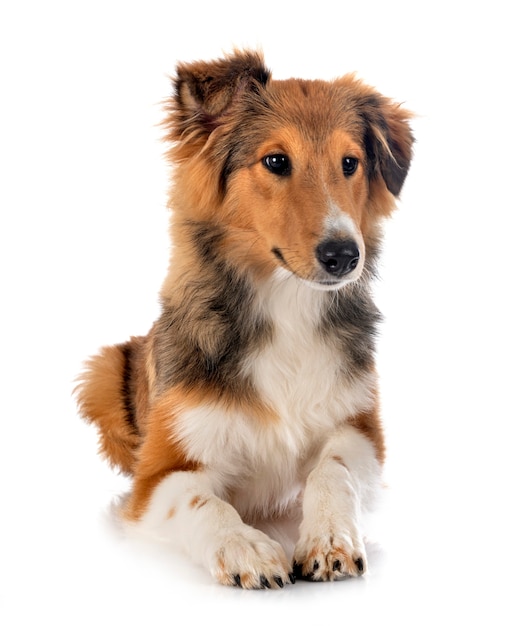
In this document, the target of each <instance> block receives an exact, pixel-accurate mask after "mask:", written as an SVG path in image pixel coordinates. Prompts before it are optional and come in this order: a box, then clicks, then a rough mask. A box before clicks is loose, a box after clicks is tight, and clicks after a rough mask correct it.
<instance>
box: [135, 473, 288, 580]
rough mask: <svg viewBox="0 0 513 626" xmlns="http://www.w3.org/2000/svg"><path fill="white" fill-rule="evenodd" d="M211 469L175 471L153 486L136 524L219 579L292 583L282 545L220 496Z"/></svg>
mask: <svg viewBox="0 0 513 626" xmlns="http://www.w3.org/2000/svg"><path fill="white" fill-rule="evenodd" d="M213 482H214V481H212V480H211V478H210V476H209V474H208V472H207V471H204V470H198V471H176V472H172V473H170V474H168V475H167V476H166V477H165V478H164V479H162V480H161V481H160V482H159V483H158V484H157V485H156V487H155V488H154V490H153V493H152V495H151V497H150V499H149V501H148V504H147V507H146V510H145V512H144V513H143V514H142V515H141V516H140V518H139V519H138V520H136V521H133V522H132V523H133V524H134V525H135V526H136V527H139V530H142V531H143V532H146V533H148V532H149V533H151V534H153V535H157V536H158V537H159V538H160V539H164V540H168V541H171V542H173V543H177V544H178V545H179V546H180V547H182V548H183V549H185V551H186V552H187V553H188V554H189V555H190V556H191V557H192V558H193V559H194V560H195V561H196V562H197V563H200V564H203V565H205V566H206V567H207V568H208V569H209V570H210V572H211V574H212V575H213V576H214V578H215V579H216V580H218V581H219V582H220V583H223V584H225V585H236V586H240V587H244V588H246V589H256V588H263V587H269V588H271V587H283V585H284V584H286V583H288V582H294V576H293V575H292V572H291V571H290V570H291V568H290V564H289V562H288V560H287V557H286V556H285V553H284V551H283V549H282V547H281V546H280V544H279V543H277V542H275V541H273V540H271V539H270V538H269V537H268V536H267V535H266V534H264V533H263V532H261V531H259V530H257V529H255V528H252V527H251V526H248V525H247V524H244V522H243V521H242V519H241V517H240V516H239V514H238V513H237V511H236V510H235V508H234V507H233V506H232V505H231V504H229V503H228V502H226V501H225V500H223V499H222V498H221V497H219V496H218V495H216V491H220V490H219V489H217V490H216V489H214V488H213Z"/></svg>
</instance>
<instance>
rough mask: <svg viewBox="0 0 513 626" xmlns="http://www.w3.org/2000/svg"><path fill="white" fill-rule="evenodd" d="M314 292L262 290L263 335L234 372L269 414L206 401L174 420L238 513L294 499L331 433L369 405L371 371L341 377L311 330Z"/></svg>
mask: <svg viewBox="0 0 513 626" xmlns="http://www.w3.org/2000/svg"><path fill="white" fill-rule="evenodd" d="M321 295H322V294H319V293H318V292H315V291H312V290H311V288H310V287H307V286H303V285H302V284H300V283H298V282H297V281H285V282H284V283H283V284H281V285H276V286H274V288H273V289H269V291H268V292H267V293H265V292H264V293H263V294H262V301H261V303H260V305H259V306H260V307H261V313H262V314H263V315H265V316H266V318H267V321H269V322H270V324H271V326H272V333H271V337H270V339H269V341H268V342H267V343H266V344H264V345H263V346H259V347H258V349H255V350H254V351H253V352H252V353H249V354H247V356H246V358H245V360H244V364H243V367H242V370H243V371H242V372H241V374H242V375H243V376H244V377H245V378H246V379H249V381H250V383H251V386H252V388H253V389H254V390H255V391H256V393H257V396H258V397H259V400H260V403H261V404H263V405H265V406H267V407H268V408H269V409H270V414H271V415H272V416H273V417H272V418H271V417H267V418H266V417H262V416H260V415H259V414H258V412H256V413H255V414H251V411H250V410H248V409H245V410H244V411H242V410H241V411H237V410H234V409H229V410H226V409H223V408H222V405H220V404H217V403H216V404H214V403H212V404H209V405H201V406H198V407H196V408H195V409H189V410H187V411H186V412H185V413H183V414H182V415H181V419H180V420H179V424H177V426H178V430H179V434H180V438H181V440H182V441H183V442H184V444H185V445H186V448H187V453H188V455H189V456H191V457H192V458H195V459H198V460H199V461H200V462H201V463H202V464H203V465H204V466H205V467H208V468H210V470H211V474H212V476H215V477H216V480H219V481H220V488H221V489H222V488H224V487H226V486H228V488H229V489H230V490H231V492H232V493H233V494H234V497H235V498H236V500H237V502H238V508H239V510H247V511H248V512H249V511H251V510H257V509H259V510H266V511H271V510H274V509H276V508H277V509H279V508H281V507H282V506H283V505H284V504H285V503H286V502H287V501H290V500H291V499H294V497H296V496H297V494H298V493H299V491H300V490H301V486H302V483H303V482H304V480H305V479H306V476H307V474H308V472H309V470H310V469H311V467H312V464H313V463H314V462H315V459H316V456H317V455H318V454H319V453H320V451H321V450H322V448H323V445H324V443H325V442H326V441H327V440H328V439H329V437H330V435H331V434H332V433H333V432H334V430H336V429H337V428H338V427H339V426H341V425H342V424H343V423H344V421H345V420H347V418H348V417H350V416H351V415H354V414H356V413H358V412H359V411H362V410H365V409H366V408H368V407H369V406H370V402H371V400H372V390H373V386H374V379H373V374H372V373H366V374H365V373H360V374H359V375H358V376H353V375H350V374H348V367H347V366H348V364H347V363H346V362H345V357H344V353H343V350H342V349H341V348H340V346H338V345H337V344H336V342H333V341H332V342H330V340H329V337H328V338H325V337H323V336H322V333H321V332H320V331H319V319H320V317H319V316H320V312H321V303H322V300H321V298H320V296H321Z"/></svg>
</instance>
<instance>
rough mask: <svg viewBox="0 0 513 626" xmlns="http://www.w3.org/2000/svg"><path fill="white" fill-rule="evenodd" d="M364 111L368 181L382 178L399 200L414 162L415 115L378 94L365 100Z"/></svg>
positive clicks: (362, 109)
mask: <svg viewBox="0 0 513 626" xmlns="http://www.w3.org/2000/svg"><path fill="white" fill-rule="evenodd" d="M361 111H362V115H363V118H364V124H365V136H364V141H365V150H366V152H367V158H368V168H369V177H370V178H371V179H372V178H375V177H376V176H379V175H381V176H382V177H383V180H384V181H385V184H386V186H387V188H388V190H389V191H390V192H391V193H392V194H393V195H394V196H398V195H399V193H400V191H401V188H402V186H403V183H404V180H405V178H406V175H407V174H408V170H409V168H410V162H411V159H412V153H413V150H412V148H413V142H414V139H413V135H412V132H411V128H410V125H409V120H410V119H411V117H412V114H411V113H410V112H409V111H407V110H406V109H404V108H402V107H401V106H400V105H398V104H396V103H394V102H392V101H390V100H388V99H387V98H384V97H383V96H381V95H379V94H376V93H374V94H372V95H369V96H367V97H366V98H364V101H363V104H362V108H361Z"/></svg>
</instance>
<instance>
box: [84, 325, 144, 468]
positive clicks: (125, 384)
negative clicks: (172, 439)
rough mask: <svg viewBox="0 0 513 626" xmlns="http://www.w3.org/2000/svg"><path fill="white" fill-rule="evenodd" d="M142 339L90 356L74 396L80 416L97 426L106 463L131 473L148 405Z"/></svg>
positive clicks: (135, 339) (132, 340)
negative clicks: (143, 413)
mask: <svg viewBox="0 0 513 626" xmlns="http://www.w3.org/2000/svg"><path fill="white" fill-rule="evenodd" d="M145 344H146V338H145V337H132V338H131V340H130V341H128V342H126V343H123V344H119V345H115V346H109V347H106V348H103V349H102V350H101V352H100V353H99V354H97V355H96V356H93V357H91V358H90V359H89V360H88V361H87V362H86V364H85V369H84V372H83V373H82V375H81V376H80V378H79V380H78V385H77V387H76V389H75V394H76V398H77V402H78V407H79V410H80V414H81V416H82V417H83V418H84V419H85V420H86V421H88V422H91V423H93V424H95V425H96V427H97V428H98V431H99V435H100V450H101V453H102V454H103V455H104V456H105V457H106V458H107V460H108V461H109V462H110V463H111V464H112V465H113V466H116V467H119V469H120V470H121V471H122V472H124V473H126V474H132V473H133V469H134V465H135V462H136V453H137V449H138V447H139V445H140V443H141V439H142V437H141V429H140V424H141V417H142V416H141V409H142V412H145V411H144V409H145V406H144V405H145V404H147V393H145V390H147V384H145V380H146V373H145V371H144V369H145V368H144V361H145V359H144V353H145Z"/></svg>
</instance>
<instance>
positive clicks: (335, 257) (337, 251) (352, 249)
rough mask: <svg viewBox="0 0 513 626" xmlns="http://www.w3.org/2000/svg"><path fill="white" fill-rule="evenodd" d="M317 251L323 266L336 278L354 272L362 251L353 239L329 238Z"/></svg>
mask: <svg viewBox="0 0 513 626" xmlns="http://www.w3.org/2000/svg"><path fill="white" fill-rule="evenodd" d="M315 252H316V256H317V260H318V261H319V263H320V264H321V265H322V267H323V268H324V269H325V270H326V271H327V272H328V274H331V275H332V276H335V277H336V278H341V277H342V276H345V275H346V274H349V273H350V272H352V271H353V270H354V269H355V268H356V266H357V265H358V261H359V260H360V251H359V249H358V246H357V245H356V243H355V242H354V241H353V240H352V239H327V240H326V241H323V242H322V243H320V244H319V245H318V246H317V249H316V251H315Z"/></svg>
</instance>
